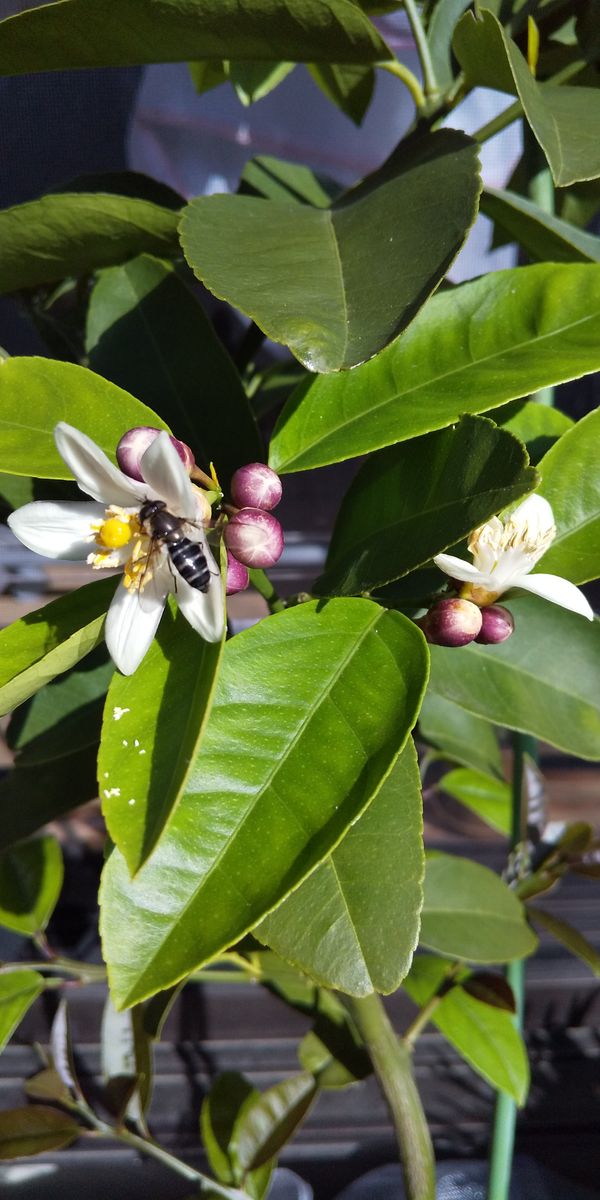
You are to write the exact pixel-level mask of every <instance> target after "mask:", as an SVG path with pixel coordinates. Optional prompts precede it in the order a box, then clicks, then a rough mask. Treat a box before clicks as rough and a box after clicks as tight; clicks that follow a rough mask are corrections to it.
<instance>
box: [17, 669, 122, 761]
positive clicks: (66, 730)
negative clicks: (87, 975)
mask: <svg viewBox="0 0 600 1200" xmlns="http://www.w3.org/2000/svg"><path fill="white" fill-rule="evenodd" d="M113 674H114V667H113V664H112V662H110V660H108V655H107V652H106V649H105V647H104V646H99V647H98V649H97V650H96V651H95V652H94V653H93V654H91V655H88V657H87V658H86V659H85V660H84V662H83V663H80V664H78V666H77V667H75V668H73V670H71V671H69V672H68V674H66V675H63V676H62V677H61V678H60V679H56V680H54V681H53V682H51V683H49V684H48V685H47V686H45V687H43V688H42V689H41V691H39V692H38V693H37V695H36V696H34V697H33V698H32V699H31V700H29V701H28V703H26V704H23V705H21V707H20V708H19V709H18V710H17V712H16V713H14V714H13V717H12V720H11V723H10V726H9V728H8V734H7V740H8V744H9V746H10V747H11V749H12V750H14V751H15V753H16V756H17V767H18V768H19V769H20V768H21V767H23V766H27V767H31V766H35V765H37V764H39V763H47V762H52V761H53V760H54V759H56V758H63V757H64V756H65V755H70V754H73V753H74V751H75V750H79V749H83V748H84V747H85V746H97V745H98V742H99V740H100V727H101V724H102V709H103V707H104V697H105V695H106V691H107V689H108V685H109V683H110V680H111V676H112V675H113Z"/></svg>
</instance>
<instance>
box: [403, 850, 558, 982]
mask: <svg viewBox="0 0 600 1200" xmlns="http://www.w3.org/2000/svg"><path fill="white" fill-rule="evenodd" d="M420 940H421V943H422V945H423V946H427V947H428V948H429V949H430V950H435V951H436V952H437V953H439V954H446V955H447V956H448V957H449V958H458V959H465V960H466V961H468V962H509V961H510V960H511V959H514V958H525V957H526V956H527V955H528V954H532V953H533V951H534V950H535V947H536V945H537V939H536V938H535V937H534V936H533V934H532V933H531V930H530V929H529V926H528V925H527V922H526V920H525V915H524V910H523V905H522V904H521V903H520V901H519V900H518V899H517V897H516V896H515V893H514V892H512V891H511V890H510V888H509V887H507V885H506V884H505V883H503V881H502V880H501V879H500V876H499V875H496V874H495V873H494V872H493V871H490V870H488V868H487V867H482V866H480V864H479V863H475V862H471V861H470V859H468V858H458V857H457V856H455V855H450V854H435V855H434V856H433V857H431V858H428V860H427V866H426V871H425V895H424V899H423V912H422V919H421V939H420Z"/></svg>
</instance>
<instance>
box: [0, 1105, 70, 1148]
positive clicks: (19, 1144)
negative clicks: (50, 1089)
mask: <svg viewBox="0 0 600 1200" xmlns="http://www.w3.org/2000/svg"><path fill="white" fill-rule="evenodd" d="M80 1133H81V1126H80V1125H78V1124H77V1122H76V1121H75V1120H74V1118H73V1117H71V1116H69V1114H68V1113H65V1112H59V1110H58V1109H57V1108H49V1107H48V1106H47V1105H45V1104H34V1105H32V1106H31V1108H12V1109H4V1111H3V1112H0V1159H6V1158H21V1157H23V1156H25V1155H31V1154H43V1152H44V1150H60V1149H61V1147H62V1146H68V1145H69V1144H70V1142H73V1141H75V1138H77V1137H79V1135H80Z"/></svg>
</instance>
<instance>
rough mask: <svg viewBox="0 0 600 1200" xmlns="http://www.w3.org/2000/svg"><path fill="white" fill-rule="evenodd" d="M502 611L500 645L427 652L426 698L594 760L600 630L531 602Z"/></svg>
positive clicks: (599, 713) (598, 751)
mask: <svg viewBox="0 0 600 1200" xmlns="http://www.w3.org/2000/svg"><path fill="white" fill-rule="evenodd" d="M507 607H508V608H509V609H510V611H511V612H512V614H513V617H514V620H515V631H514V633H513V635H512V637H510V638H508V640H507V641H506V642H504V643H503V644H502V645H500V646H478V645H477V644H476V643H475V642H472V643H471V645H470V646H465V647H463V648H462V649H461V650H448V649H444V648H442V647H441V646H432V647H431V681H430V688H431V691H432V693H433V694H434V695H436V696H443V697H444V698H445V699H446V700H450V701H453V702H454V703H455V704H458V705H460V707H461V708H464V709H466V710H467V712H471V713H474V714H475V715H476V716H480V717H484V718H485V719H486V720H488V721H493V722H494V723H495V724H497V725H505V726H507V728H509V729H519V730H521V731H522V732H524V733H532V734H534V736H535V737H539V738H541V740H542V741H546V742H550V743H551V744H552V745H553V746H559V747H560V748H561V749H562V750H566V751H567V753H568V754H575V755H577V756H578V757H580V758H591V759H598V758H600V693H599V691H598V678H599V675H598V672H599V671H600V626H598V624H597V623H595V622H594V623H592V622H590V621H586V620H585V619H584V618H583V617H580V616H577V615H576V614H575V613H571V612H567V610H566V609H564V608H559V607H558V606H557V605H556V604H549V603H548V601H546V600H540V599H538V598H537V597H536V596H523V597H519V598H518V599H515V600H510V601H509V602H508V604H507ZM574 663H577V670H574V669H573V664H574Z"/></svg>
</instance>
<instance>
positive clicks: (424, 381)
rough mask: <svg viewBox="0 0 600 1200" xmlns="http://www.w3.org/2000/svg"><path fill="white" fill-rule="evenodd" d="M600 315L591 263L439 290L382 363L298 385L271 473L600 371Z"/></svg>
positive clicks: (358, 450) (345, 454) (596, 272)
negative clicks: (599, 332)
mask: <svg viewBox="0 0 600 1200" xmlns="http://www.w3.org/2000/svg"><path fill="white" fill-rule="evenodd" d="M599 314H600V266H597V265H596V264H592V263H589V264H583V263H573V264H571V265H566V264H565V265H562V264H558V265H556V266H555V265H554V264H548V263H543V264H542V263H540V264H536V265H534V266H530V267H516V268H514V269H512V270H508V271H494V272H492V273H491V274H489V275H484V276H483V278H481V279H477V280H475V281H474V282H472V283H465V284H462V285H461V286H460V287H456V288H453V289H452V290H451V291H448V292H442V293H441V294H440V295H438V296H434V297H433V298H432V299H431V300H430V301H429V303H428V304H427V305H426V306H425V308H424V309H423V311H422V312H421V313H420V314H419V316H418V317H417V318H416V320H415V321H414V322H413V323H412V325H411V326H410V328H409V329H407V330H406V332H405V333H404V334H403V335H402V337H400V338H398V340H397V341H395V342H394V343H393V344H392V345H391V346H388V348H387V349H386V350H384V351H383V352H382V353H381V354H379V355H378V356H377V358H376V359H374V361H373V362H370V363H365V364H364V365H363V366H361V367H357V368H356V370H355V371H349V372H344V374H343V375H336V376H335V377H332V378H324V379H316V380H313V381H311V380H310V379H309V380H307V381H306V383H304V384H301V385H300V387H299V388H298V389H297V391H296V392H295V393H294V394H293V395H292V397H291V398H290V400H289V401H288V403H287V404H286V406H285V408H284V410H283V412H282V414H281V416H280V417H279V420H278V422H277V425H276V427H275V431H274V434H273V439H272V442H271V452H270V462H271V466H272V467H273V469H274V470H276V471H281V472H284V471H301V470H305V469H306V468H310V467H321V466H326V465H327V464H328V463H332V462H339V461H340V460H342V459H345V458H352V457H353V456H354V455H357V454H366V453H368V452H369V451H371V450H379V449H380V448H381V447H383V446H389V445H392V444H393V443H394V442H401V441H406V439H407V438H412V437H417V436H418V435H419V434H422V433H429V432H430V431H431V430H433V429H443V428H445V426H447V425H452V424H453V423H454V422H455V421H457V420H458V419H459V417H460V416H462V415H463V414H464V413H468V412H486V411H487V410H488V409H490V408H495V407H496V406H497V405H499V404H505V403H506V401H508V400H515V399H517V398H519V397H521V396H526V395H528V394H529V393H530V392H532V391H535V390H537V389H538V388H540V387H545V386H546V385H550V384H556V383H562V382H564V381H565V380H567V379H578V378H579V377H580V376H581V375H585V374H586V373H587V372H590V371H595V370H598V368H599V367H600V343H599V340H598V332H597V331H598V319H599Z"/></svg>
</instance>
